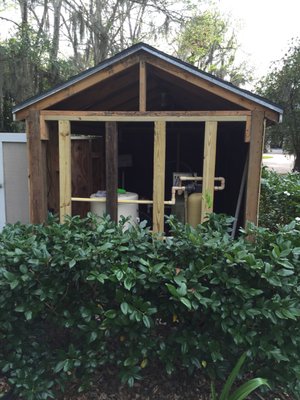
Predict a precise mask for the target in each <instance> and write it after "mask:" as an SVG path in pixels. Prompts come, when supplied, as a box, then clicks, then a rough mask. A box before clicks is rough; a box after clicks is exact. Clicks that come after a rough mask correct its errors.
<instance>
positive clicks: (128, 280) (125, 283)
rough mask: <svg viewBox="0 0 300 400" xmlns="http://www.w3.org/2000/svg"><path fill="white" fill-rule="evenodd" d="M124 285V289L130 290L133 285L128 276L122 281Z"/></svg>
mask: <svg viewBox="0 0 300 400" xmlns="http://www.w3.org/2000/svg"><path fill="white" fill-rule="evenodd" d="M124 286H125V289H127V290H130V289H131V288H132V287H133V286H134V283H133V282H132V280H131V279H130V278H126V279H125V281H124Z"/></svg>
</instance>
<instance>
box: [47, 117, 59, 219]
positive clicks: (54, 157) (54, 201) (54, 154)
mask: <svg viewBox="0 0 300 400" xmlns="http://www.w3.org/2000/svg"><path fill="white" fill-rule="evenodd" d="M46 146H47V172H48V174H47V175H48V188H47V198H48V210H49V211H50V212H52V213H54V214H57V215H58V214H59V150H58V124H57V122H54V121H51V122H49V140H48V141H47V142H46Z"/></svg>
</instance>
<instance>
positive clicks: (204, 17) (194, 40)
mask: <svg viewBox="0 0 300 400" xmlns="http://www.w3.org/2000/svg"><path fill="white" fill-rule="evenodd" d="M238 47H239V46H238V42H237V38H236V34H235V31H234V29H233V28H232V25H231V24H230V22H229V20H228V19H226V18H225V17H224V16H222V15H221V14H220V13H219V12H218V11H216V10H211V11H210V10H208V11H205V12H203V13H202V14H200V15H199V14H194V15H193V16H192V17H191V18H190V19H188V20H187V21H186V23H185V26H184V28H183V30H182V31H181V33H180V34H179V36H178V41H177V51H176V54H177V56H178V57H179V58H181V59H183V60H185V61H187V62H189V63H191V64H194V65H195V66H196V67H198V68H200V69H201V70H203V71H206V72H209V73H212V74H214V75H216V76H217V77H218V78H221V79H228V80H229V81H231V82H232V83H234V84H237V85H240V84H244V83H245V82H246V81H249V76H250V70H249V68H248V67H246V65H245V64H237V63H236V52H237V50H238Z"/></svg>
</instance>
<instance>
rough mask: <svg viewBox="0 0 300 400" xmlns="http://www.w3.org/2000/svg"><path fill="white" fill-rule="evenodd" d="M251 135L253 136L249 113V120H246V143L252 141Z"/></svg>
mask: <svg viewBox="0 0 300 400" xmlns="http://www.w3.org/2000/svg"><path fill="white" fill-rule="evenodd" d="M250 136H251V115H248V116H247V120H246V129H245V142H246V143H249V142H250Z"/></svg>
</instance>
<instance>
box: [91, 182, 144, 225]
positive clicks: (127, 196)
mask: <svg viewBox="0 0 300 400" xmlns="http://www.w3.org/2000/svg"><path fill="white" fill-rule="evenodd" d="M93 197H98V198H101V199H106V191H101V190H99V191H98V192H97V193H94V194H92V195H91V198H93ZM118 200H138V195H137V193H132V192H125V193H118ZM91 212H92V213H94V214H96V215H99V216H100V217H102V216H103V215H104V214H105V213H106V201H104V202H96V201H93V202H91ZM121 216H124V217H126V218H127V217H130V222H131V223H135V224H136V223H137V222H138V216H139V205H138V204H134V203H118V221H119V220H120V217H121Z"/></svg>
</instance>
